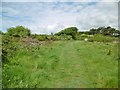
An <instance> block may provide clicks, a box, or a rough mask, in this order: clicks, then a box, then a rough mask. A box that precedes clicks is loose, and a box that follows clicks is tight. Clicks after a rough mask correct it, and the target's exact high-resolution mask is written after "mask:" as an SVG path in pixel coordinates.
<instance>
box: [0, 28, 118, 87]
mask: <svg viewBox="0 0 120 90" xmlns="http://www.w3.org/2000/svg"><path fill="white" fill-rule="evenodd" d="M0 33H1V34H2V62H3V64H2V65H3V69H2V71H3V76H2V77H3V88H40V87H54V88H55V87H56V88H58V87H80V88H82V87H84V88H85V87H86V88H94V87H95V88H102V87H104V88H106V87H109V88H111V87H117V85H118V79H117V78H118V77H117V75H118V56H117V44H116V43H113V42H115V41H116V42H117V43H118V39H117V37H119V33H120V32H119V31H118V30H116V29H114V28H111V27H100V28H98V29H91V30H90V31H86V32H80V31H78V29H77V28H76V27H69V28H66V29H64V30H61V31H60V32H57V33H55V34H51V35H41V34H31V32H30V30H29V29H28V28H26V27H23V26H17V27H12V28H8V30H7V32H6V33H3V32H0ZM86 41H87V42H86Z"/></svg>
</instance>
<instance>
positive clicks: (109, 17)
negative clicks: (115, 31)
mask: <svg viewBox="0 0 120 90" xmlns="http://www.w3.org/2000/svg"><path fill="white" fill-rule="evenodd" d="M14 1H15V0H14ZM14 1H13V0H9V2H8V0H4V2H2V12H0V13H1V14H2V31H4V32H5V31H6V30H7V28H9V27H15V26H17V25H23V26H26V27H28V28H29V29H30V30H31V31H32V33H41V34H50V33H51V32H52V33H55V32H58V31H60V30H61V29H64V28H66V27H70V26H76V27H78V29H79V30H81V31H83V30H89V29H90V28H93V27H94V28H97V27H100V26H108V25H110V26H112V27H115V28H117V27H118V26H117V25H118V6H117V2H115V1H114V2H113V1H111V2H110V0H109V2H108V0H101V1H99V0H98V1H97V0H88V2H85V1H84V0H83V1H84V2H83V1H80V2H78V0H74V2H73V1H72V0H71V1H72V2H68V1H67V0H62V1H61V2H57V1H53V0H49V1H50V2H39V1H40V0H34V2H32V0H29V2H28V0H24V1H22V0H20V1H19V0H18V2H14ZM63 1H66V2H63ZM75 1H77V2H75ZM95 1H96V2H95ZM116 1H117V0H116Z"/></svg>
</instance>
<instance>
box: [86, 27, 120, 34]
mask: <svg viewBox="0 0 120 90" xmlns="http://www.w3.org/2000/svg"><path fill="white" fill-rule="evenodd" d="M88 34H103V35H109V36H119V34H120V31H119V30H116V29H115V28H112V27H110V26H108V27H99V28H97V29H95V28H92V29H90V31H89V32H88Z"/></svg>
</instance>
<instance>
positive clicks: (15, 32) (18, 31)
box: [7, 26, 31, 37]
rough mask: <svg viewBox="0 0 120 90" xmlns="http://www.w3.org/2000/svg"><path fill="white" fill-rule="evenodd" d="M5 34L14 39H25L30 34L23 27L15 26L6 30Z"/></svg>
mask: <svg viewBox="0 0 120 90" xmlns="http://www.w3.org/2000/svg"><path fill="white" fill-rule="evenodd" d="M7 31H8V32H7V34H8V35H10V36H14V37H26V36H30V34H31V32H30V30H29V29H28V28H25V27H24V26H16V27H11V28H8V29H7Z"/></svg>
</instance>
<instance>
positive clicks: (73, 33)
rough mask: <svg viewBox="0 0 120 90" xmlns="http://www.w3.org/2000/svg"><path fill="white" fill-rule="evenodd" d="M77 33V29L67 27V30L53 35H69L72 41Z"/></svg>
mask: <svg viewBox="0 0 120 90" xmlns="http://www.w3.org/2000/svg"><path fill="white" fill-rule="evenodd" d="M77 32H78V29H77V28H76V27H69V28H66V29H64V30H62V31H60V32H58V33H56V34H55V35H58V36H60V35H62V34H66V35H71V36H72V38H73V39H76V38H75V35H76V33H77Z"/></svg>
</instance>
